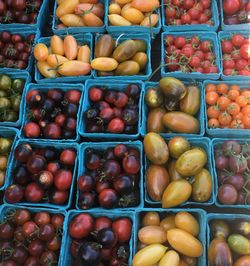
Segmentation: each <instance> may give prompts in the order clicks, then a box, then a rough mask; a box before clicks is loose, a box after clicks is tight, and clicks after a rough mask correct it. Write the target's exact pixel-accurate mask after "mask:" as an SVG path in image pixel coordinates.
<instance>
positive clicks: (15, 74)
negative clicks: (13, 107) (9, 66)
mask: <svg viewBox="0 0 250 266" xmlns="http://www.w3.org/2000/svg"><path fill="white" fill-rule="evenodd" d="M1 74H5V75H8V76H10V77H11V79H23V80H24V88H23V92H22V99H21V102H20V109H19V115H18V120H17V121H15V122H7V121H3V122H0V126H8V127H20V126H21V123H22V118H23V110H24V91H25V89H26V87H27V85H28V83H29V82H30V81H31V77H30V74H29V73H28V72H26V71H18V70H11V71H10V70H9V71H7V70H3V69H0V75H1Z"/></svg>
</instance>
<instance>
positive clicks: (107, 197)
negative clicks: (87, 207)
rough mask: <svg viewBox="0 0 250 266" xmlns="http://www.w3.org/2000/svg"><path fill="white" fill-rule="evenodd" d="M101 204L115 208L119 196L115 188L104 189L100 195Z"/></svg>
mask: <svg viewBox="0 0 250 266" xmlns="http://www.w3.org/2000/svg"><path fill="white" fill-rule="evenodd" d="M98 200H99V203H100V205H101V206H102V207H103V208H107V209H111V208H115V207H116V205H117V203H118V197H117V194H116V192H115V190H113V189H103V190H102V191H101V193H100V194H99V196H98Z"/></svg>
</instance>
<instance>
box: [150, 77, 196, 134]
mask: <svg viewBox="0 0 250 266" xmlns="http://www.w3.org/2000/svg"><path fill="white" fill-rule="evenodd" d="M158 86H159V87H148V88H147V89H146V93H145V102H146V105H147V107H148V109H149V111H148V113H147V132H155V133H167V132H174V133H186V134H197V133H199V131H200V122H199V120H198V119H199V117H197V114H198V112H199V110H200V101H201V99H200V94H201V92H200V89H199V87H198V86H196V85H192V84H191V83H190V85H189V86H185V85H184V83H183V82H182V81H181V80H178V79H176V78H172V77H165V78H162V79H161V80H160V81H159V85H158ZM145 115H146V114H145ZM197 118H198V119H197Z"/></svg>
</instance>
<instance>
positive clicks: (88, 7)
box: [75, 3, 104, 18]
mask: <svg viewBox="0 0 250 266" xmlns="http://www.w3.org/2000/svg"><path fill="white" fill-rule="evenodd" d="M88 12H92V13H94V14H95V15H96V16H97V17H99V18H103V16H104V8H103V4H102V3H99V4H96V5H93V4H79V5H77V6H76V8H75V14H76V15H84V14H86V13H88Z"/></svg>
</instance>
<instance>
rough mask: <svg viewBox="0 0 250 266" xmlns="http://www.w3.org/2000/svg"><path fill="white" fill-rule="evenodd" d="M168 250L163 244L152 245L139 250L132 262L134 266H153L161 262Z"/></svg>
mask: <svg viewBox="0 0 250 266" xmlns="http://www.w3.org/2000/svg"><path fill="white" fill-rule="evenodd" d="M166 250H167V247H165V246H163V245H161V244H152V245H149V246H147V247H145V248H142V249H141V250H139V251H138V252H137V253H136V254H135V256H134V258H133V262H132V266H152V265H153V264H154V263H157V262H158V261H160V259H161V258H162V257H163V255H164V254H165V252H166Z"/></svg>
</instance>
